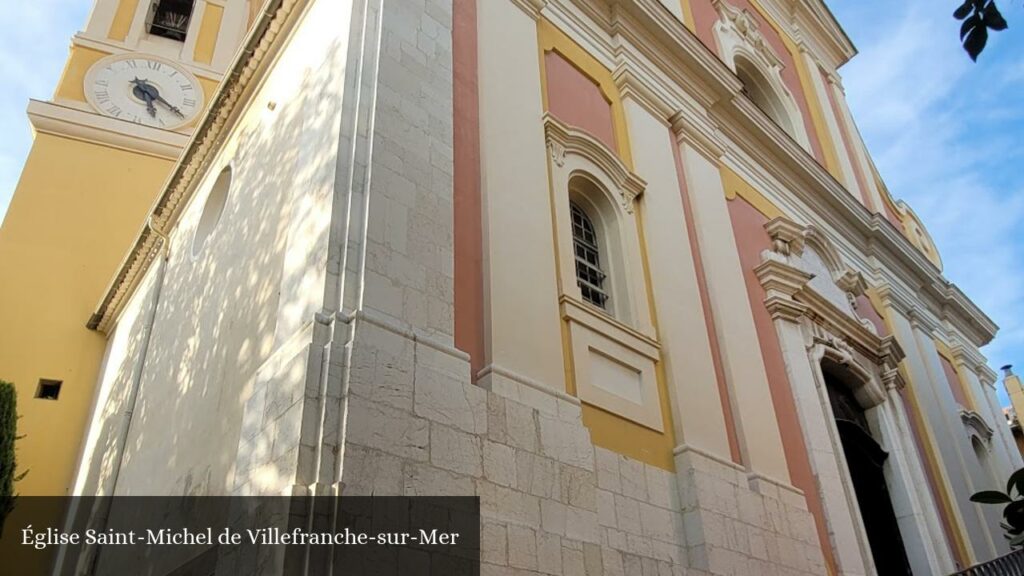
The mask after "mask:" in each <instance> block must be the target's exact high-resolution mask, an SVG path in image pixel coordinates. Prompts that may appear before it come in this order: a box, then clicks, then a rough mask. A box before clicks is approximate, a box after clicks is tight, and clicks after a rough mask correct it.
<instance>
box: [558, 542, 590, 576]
mask: <svg viewBox="0 0 1024 576" xmlns="http://www.w3.org/2000/svg"><path fill="white" fill-rule="evenodd" d="M562 574H563V575H564V576H586V574H587V571H586V567H585V566H584V560H583V551H582V550H574V549H571V548H566V547H565V546H563V547H562Z"/></svg>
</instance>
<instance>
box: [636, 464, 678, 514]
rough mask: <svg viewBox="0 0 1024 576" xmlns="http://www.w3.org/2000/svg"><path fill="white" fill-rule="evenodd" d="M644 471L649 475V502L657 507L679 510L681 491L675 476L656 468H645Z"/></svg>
mask: <svg viewBox="0 0 1024 576" xmlns="http://www.w3.org/2000/svg"><path fill="white" fill-rule="evenodd" d="M644 471H645V472H646V474H647V501H648V502H650V503H651V504H654V505H655V506H660V507H662V508H668V509H669V510H678V509H679V491H678V490H677V489H676V479H675V474H673V473H671V472H669V471H667V470H662V469H661V468H657V467H655V466H644Z"/></svg>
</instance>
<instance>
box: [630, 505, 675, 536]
mask: <svg viewBox="0 0 1024 576" xmlns="http://www.w3.org/2000/svg"><path fill="white" fill-rule="evenodd" d="M638 507H639V511H640V524H641V526H642V528H643V535H644V536H647V537H648V538H653V539H655V540H661V541H663V542H674V541H675V540H676V533H675V526H674V525H673V523H672V513H671V512H669V511H668V510H666V509H664V508H659V507H657V506H652V505H650V504H646V503H644V502H640V503H639V504H638Z"/></svg>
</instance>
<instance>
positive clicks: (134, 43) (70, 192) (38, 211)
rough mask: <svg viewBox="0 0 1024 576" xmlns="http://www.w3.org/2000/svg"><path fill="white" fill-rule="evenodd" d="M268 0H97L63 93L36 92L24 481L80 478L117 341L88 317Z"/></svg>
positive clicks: (12, 252)
mask: <svg viewBox="0 0 1024 576" xmlns="http://www.w3.org/2000/svg"><path fill="white" fill-rule="evenodd" d="M81 1H83V2H86V1H88V0H81ZM261 6H262V2H261V1H260V0H95V3H94V5H93V8H92V12H91V13H90V15H89V18H88V21H87V22H86V25H85V28H84V29H83V30H82V31H80V32H79V33H78V34H76V35H75V36H74V37H73V38H72V39H71V47H70V51H69V54H68V60H67V64H66V65H65V68H64V72H63V74H62V75H61V78H60V80H59V81H58V82H57V86H56V88H55V90H54V93H53V95H52V97H50V98H49V99H46V100H31V101H30V102H29V104H28V118H29V122H30V124H31V126H32V130H33V135H34V139H33V144H32V148H31V150H30V152H29V155H28V158H27V160H26V162H25V166H24V168H23V169H22V174H21V178H20V180H19V182H18V185H17V188H16V189H15V191H14V194H13V197H12V199H11V204H10V207H9V208H8V211H7V214H6V217H5V219H4V221H3V224H2V226H0V278H3V281H2V282H0V380H6V381H10V382H13V383H14V384H15V386H16V388H17V391H18V414H19V416H20V417H21V418H20V420H19V421H18V432H19V434H21V435H23V436H24V438H22V439H21V440H19V441H18V442H17V444H16V449H17V459H18V470H19V471H25V470H27V471H28V475H27V476H26V477H25V478H24V479H23V480H22V481H20V482H18V483H17V484H16V486H15V489H16V491H17V492H19V493H20V494H23V495H63V494H67V493H70V491H71V490H72V483H73V481H74V478H73V477H72V474H73V470H74V468H75V465H76V460H77V458H78V455H79V451H80V448H81V444H82V441H83V438H84V435H85V434H86V432H87V431H86V423H87V416H88V413H89V411H90V409H91V406H92V404H93V402H94V399H95V398H94V395H95V394H94V392H95V384H96V382H95V380H96V377H97V373H98V369H99V367H100V365H101V363H102V361H103V350H104V346H105V338H104V337H103V336H102V335H100V334H98V333H96V332H93V331H90V330H88V329H87V328H86V323H87V322H88V320H89V316H90V314H91V312H92V310H93V309H94V308H95V305H96V303H97V302H98V300H99V299H100V297H101V296H102V294H103V291H104V289H105V288H106V287H107V285H108V284H109V282H110V281H111V275H112V274H113V273H114V272H115V270H116V269H117V267H118V265H119V264H120V263H121V260H122V259H123V258H124V257H125V254H126V253H127V252H128V250H129V249H130V244H131V242H132V240H133V238H134V237H135V234H136V233H137V232H138V230H139V228H140V227H141V226H142V225H143V224H144V221H145V218H146V214H147V213H148V210H149V208H150V206H151V205H152V204H153V202H154V200H155V199H156V197H157V195H158V194H159V192H160V189H161V186H162V185H163V183H164V181H165V179H166V178H167V176H168V174H169V173H170V170H171V168H172V167H173V165H174V163H175V161H176V160H177V158H178V156H179V154H180V153H181V150H182V148H183V147H184V145H185V143H186V142H187V141H188V139H189V136H190V135H191V133H192V131H193V129H194V127H195V125H196V123H197V122H198V121H199V119H200V118H201V117H202V114H203V112H204V109H205V106H206V105H207V103H208V102H209V100H210V98H211V97H212V95H213V93H214V91H215V90H216V88H217V86H218V84H219V82H220V80H221V77H222V75H223V74H224V72H225V71H226V70H227V68H228V66H229V65H230V63H231V61H232V59H233V58H234V55H235V53H236V51H237V50H238V47H239V46H240V45H241V44H242V41H243V39H244V37H245V35H246V33H247V31H248V28H249V25H250V23H251V22H252V20H253V16H254V15H255V13H256V11H257V10H258V9H259V8H260V7H261ZM111 337H112V338H131V337H132V335H127V334H126V335H122V334H113V335H111Z"/></svg>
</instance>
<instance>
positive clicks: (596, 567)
mask: <svg viewBox="0 0 1024 576" xmlns="http://www.w3.org/2000/svg"><path fill="white" fill-rule="evenodd" d="M583 568H584V570H585V571H586V576H601V575H602V574H604V573H605V571H604V554H603V553H602V551H601V547H600V546H598V545H597V544H592V543H584V544H583Z"/></svg>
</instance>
